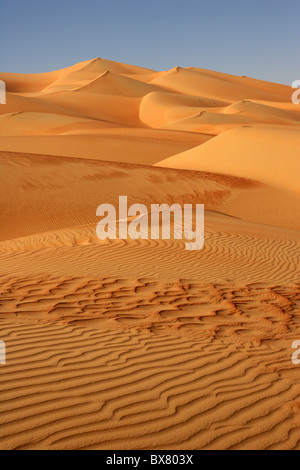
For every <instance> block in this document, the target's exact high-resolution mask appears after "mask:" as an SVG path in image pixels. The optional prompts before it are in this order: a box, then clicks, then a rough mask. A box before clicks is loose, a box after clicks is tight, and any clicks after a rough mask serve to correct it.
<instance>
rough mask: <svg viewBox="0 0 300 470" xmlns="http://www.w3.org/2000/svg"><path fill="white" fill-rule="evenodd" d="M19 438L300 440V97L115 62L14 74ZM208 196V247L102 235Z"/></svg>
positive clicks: (7, 445) (0, 331)
mask: <svg viewBox="0 0 300 470" xmlns="http://www.w3.org/2000/svg"><path fill="white" fill-rule="evenodd" d="M0 79H1V80H4V81H5V82H6V85H7V92H8V93H7V104H6V105H1V106H0V178H1V185H0V340H2V341H5V343H6V351H7V358H6V359H7V364H6V365H5V366H2V365H0V376H1V386H0V389H1V403H0V448H1V449H297V450H299V449H300V386H299V366H296V365H294V364H293V363H292V361H291V356H292V353H293V350H292V349H291V346H292V343H293V342H294V341H295V340H300V270H299V259H300V234H299V230H300V216H299V213H300V212H299V207H300V206H299V203H300V193H299V174H300V167H299V162H300V153H299V149H300V106H299V107H298V106H296V105H293V104H292V103H291V89H290V88H289V87H287V86H284V85H278V84H274V83H267V82H262V81H259V80H254V79H252V78H248V77H235V76H232V75H228V74H222V73H219V72H212V71H207V70H203V69H196V68H187V69H182V68H179V67H177V68H175V69H172V70H170V71H165V72H157V71H154V70H150V69H147V68H141V67H134V66H131V65H126V64H120V63H116V62H112V61H109V60H104V59H100V58H97V59H94V60H92V61H87V62H83V63H80V64H76V65H74V66H72V67H69V68H66V69H63V70H59V71H55V72H50V73H43V74H33V75H26V74H9V73H3V74H0ZM120 195H127V196H128V203H129V204H133V203H143V204H145V205H146V206H147V207H148V208H150V205H151V204H153V203H167V204H173V203H180V204H196V203H204V204H205V209H206V211H205V245H204V248H203V249H202V250H201V251H191V252H189V251H186V250H185V247H184V242H183V241H181V240H175V239H171V240H135V241H133V240H107V241H100V240H99V239H98V238H97V236H96V224H97V222H98V218H97V217H96V209H97V207H98V205H99V204H102V203H112V204H114V205H116V206H117V205H118V198H119V196H120Z"/></svg>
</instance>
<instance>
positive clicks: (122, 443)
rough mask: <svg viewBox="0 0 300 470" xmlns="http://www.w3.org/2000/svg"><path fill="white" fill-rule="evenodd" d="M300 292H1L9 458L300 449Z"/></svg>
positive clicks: (119, 287) (0, 418) (14, 286)
mask: <svg viewBox="0 0 300 470" xmlns="http://www.w3.org/2000/svg"><path fill="white" fill-rule="evenodd" d="M299 307H300V286H299V284H289V285H286V286H284V287H283V286H276V285H263V284H259V283H257V284H249V285H242V286H232V285H231V286H230V285H229V284H226V283H224V284H223V285H220V284H201V283H196V282H188V281H187V280H178V281H177V282H169V283H167V282H163V281H157V280H153V279H131V280H128V279H127V280H126V279H119V278H115V279H113V278H101V279H100V278H99V279H95V278H54V277H53V276H52V277H51V276H48V277H42V276H40V277H38V276H36V277H33V278H32V279H28V278H27V279H24V278H10V277H8V276H6V277H2V278H1V290H0V312H1V314H0V325H1V338H2V339H3V340H4V341H6V344H7V363H8V364H9V367H7V366H6V367H1V368H0V375H1V403H0V447H1V449H29V448H30V449H41V448H44V449H144V448H148V449H149V448H152V449H162V448H164V449H249V448H255V449H272V448H276V449H280V448H283V449H298V450H299V449H300V419H299V418H300V401H299V396H300V385H299V367H297V366H294V365H293V364H292V362H291V354H292V350H291V344H292V342H293V341H294V340H295V339H299V337H300V321H299Z"/></svg>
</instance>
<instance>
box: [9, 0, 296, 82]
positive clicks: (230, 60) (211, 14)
mask: <svg viewBox="0 0 300 470" xmlns="http://www.w3.org/2000/svg"><path fill="white" fill-rule="evenodd" d="M0 16H1V27H0V71H1V72H24V73H30V72H31V73H35V72H46V71H50V70H56V69H59V68H64V67H68V66H70V65H73V64H75V63H77V62H81V61H84V60H89V59H93V58H95V57H103V58H106V59H111V60H115V61H119V62H125V63H130V64H133V65H140V66H145V67H148V68H153V69H156V70H166V69H170V68H173V67H175V66H181V67H188V66H193V67H201V68H206V69H210V70H217V71H220V72H226V73H231V74H236V75H247V76H251V77H254V78H259V79H264V80H269V81H273V82H280V83H286V84H291V82H292V81H294V80H297V79H299V80H300V52H299V50H300V27H299V19H300V1H299V0H147V1H146V0H107V1H104V0H50V1H48V0H0Z"/></svg>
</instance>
